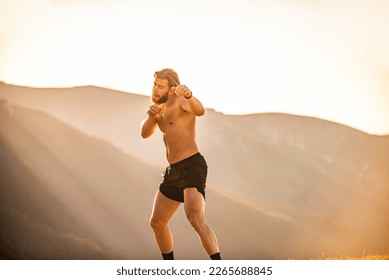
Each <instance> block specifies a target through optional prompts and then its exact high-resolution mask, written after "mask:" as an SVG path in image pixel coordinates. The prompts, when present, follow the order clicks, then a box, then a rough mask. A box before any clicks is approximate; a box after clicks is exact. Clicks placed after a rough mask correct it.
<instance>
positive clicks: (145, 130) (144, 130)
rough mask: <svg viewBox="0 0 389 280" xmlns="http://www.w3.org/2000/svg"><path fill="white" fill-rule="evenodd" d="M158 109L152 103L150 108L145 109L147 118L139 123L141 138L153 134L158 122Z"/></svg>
mask: <svg viewBox="0 0 389 280" xmlns="http://www.w3.org/2000/svg"><path fill="white" fill-rule="evenodd" d="M159 112H160V109H159V108H158V107H157V106H155V105H153V106H151V107H150V109H149V110H148V111H147V114H148V116H147V118H146V119H144V120H143V121H142V123H141V132H140V134H141V136H142V137H143V138H148V137H150V136H151V135H153V133H154V131H155V130H156V129H157V126H158V122H157V117H156V116H157V114H159Z"/></svg>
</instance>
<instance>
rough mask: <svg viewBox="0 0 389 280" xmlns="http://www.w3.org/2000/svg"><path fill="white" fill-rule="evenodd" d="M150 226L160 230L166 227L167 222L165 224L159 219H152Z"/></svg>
mask: <svg viewBox="0 0 389 280" xmlns="http://www.w3.org/2000/svg"><path fill="white" fill-rule="evenodd" d="M149 224H150V226H151V227H152V228H153V229H159V228H161V227H164V226H165V225H166V223H165V222H163V221H162V220H161V219H158V218H156V217H151V218H150V221H149Z"/></svg>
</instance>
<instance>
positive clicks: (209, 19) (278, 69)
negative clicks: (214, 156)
mask: <svg viewBox="0 0 389 280" xmlns="http://www.w3.org/2000/svg"><path fill="white" fill-rule="evenodd" d="M388 10H389V2H387V1H380V0H373V1H362V0H357V1H352V0H349V1H335V0H329V1H306V0H294V1H286V0H275V1H249V0H243V1H221V0H220V1H205V0H200V1H178V0H168V1H157V0H149V1H135V0H101V1H98V0H96V1H91V0H68V1H66V0H51V1H50V0H0V18H1V20H0V61H1V63H0V81H4V82H6V83H10V84H16V85H24V86H32V87H72V86H79V85H95V86H101V87H108V88H113V89H117V90H122V91H126V92H132V93H138V94H144V95H149V94H150V92H151V88H152V84H153V72H154V71H156V70H159V69H161V68H165V67H170V68H173V69H175V70H176V71H177V72H178V74H179V75H180V79H181V83H182V84H186V85H188V87H189V88H190V89H191V90H192V91H193V94H194V95H196V96H197V97H198V98H199V99H200V100H201V101H202V102H203V104H204V105H205V106H206V107H208V108H213V109H215V110H217V111H220V112H223V113H225V114H249V113H262V112H285V113H291V114H297V115H307V116H314V117H318V118H322V119H326V120H330V121H335V122H338V123H342V124H345V125H349V126H352V127H354V128H357V129H360V130H363V131H365V132H368V133H373V134H389V52H388V51H387V50H388V49H389V31H388V30H389V20H388V19H387V11H388ZM145 109H146V108H145Z"/></svg>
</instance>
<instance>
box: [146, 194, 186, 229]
mask: <svg viewBox="0 0 389 280" xmlns="http://www.w3.org/2000/svg"><path fill="white" fill-rule="evenodd" d="M180 204H181V203H180V202H178V201H174V200H172V199H170V198H167V197H166V196H164V195H163V194H162V193H161V192H160V191H159V190H158V191H157V194H156V195H155V199H154V206H153V212H152V216H151V218H152V219H153V220H154V221H161V222H168V221H169V220H170V218H171V217H172V216H173V214H174V212H175V211H176V210H177V208H178V206H180Z"/></svg>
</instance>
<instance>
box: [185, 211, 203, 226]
mask: <svg viewBox="0 0 389 280" xmlns="http://www.w3.org/2000/svg"><path fill="white" fill-rule="evenodd" d="M186 217H187V218H188V221H189V222H190V224H191V225H192V227H193V228H194V229H195V230H196V231H198V230H200V229H201V228H202V227H203V226H204V225H205V219H204V215H202V214H201V213H200V212H199V211H188V212H187V213H186Z"/></svg>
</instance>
